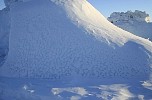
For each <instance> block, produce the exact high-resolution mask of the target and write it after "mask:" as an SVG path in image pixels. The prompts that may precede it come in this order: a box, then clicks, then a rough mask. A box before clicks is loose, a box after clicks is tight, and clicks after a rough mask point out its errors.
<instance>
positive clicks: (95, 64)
mask: <svg viewBox="0 0 152 100" xmlns="http://www.w3.org/2000/svg"><path fill="white" fill-rule="evenodd" d="M10 8H11V9H10V13H11V29H10V32H11V34H10V39H9V53H8V57H7V59H6V61H5V63H4V65H3V66H2V67H1V70H0V74H1V76H6V77H29V78H53V79H60V78H61V79H62V78H63V77H71V78H73V77H78V76H79V77H98V78H116V79H118V78H126V79H128V78H137V79H145V80H146V79H148V78H149V76H150V73H151V71H150V70H151V68H150V66H151V62H150V61H151V53H152V43H151V42H150V41H148V40H146V39H143V38H140V37H137V36H134V35H132V34H131V33H129V32H126V31H123V30H121V29H119V28H117V27H116V26H114V25H112V24H111V23H110V22H108V21H107V20H106V19H105V18H104V17H103V16H102V15H101V14H100V13H99V12H98V11H96V9H94V8H93V7H92V6H91V5H90V4H89V3H88V2H87V1H86V0H81V1H80V0H73V1H71V0H51V1H50V0H30V1H27V2H16V3H13V4H12V5H10ZM54 9H55V10H54Z"/></svg>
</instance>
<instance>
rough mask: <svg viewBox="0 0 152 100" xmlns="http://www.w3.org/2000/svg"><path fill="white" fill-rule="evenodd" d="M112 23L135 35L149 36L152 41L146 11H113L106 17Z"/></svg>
mask: <svg viewBox="0 0 152 100" xmlns="http://www.w3.org/2000/svg"><path fill="white" fill-rule="evenodd" d="M108 20H109V21H110V22H111V23H113V24H114V25H116V26H118V27H120V28H122V29H124V30H126V31H129V32H131V33H133V34H135V35H137V36H141V37H143V38H147V39H148V38H149V39H150V40H151V41H152V23H151V22H150V16H149V15H148V14H146V12H142V11H138V10H136V11H135V12H131V11H127V12H114V13H112V14H111V15H110V17H108Z"/></svg>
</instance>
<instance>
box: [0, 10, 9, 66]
mask: <svg viewBox="0 0 152 100" xmlns="http://www.w3.org/2000/svg"><path fill="white" fill-rule="evenodd" d="M0 23H1V24H0V65H2V64H3V62H4V60H5V58H6V55H7V54H8V48H9V46H8V44H9V33H10V13H9V9H8V8H5V9H3V10H1V11H0Z"/></svg>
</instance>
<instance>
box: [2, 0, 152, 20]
mask: <svg viewBox="0 0 152 100" xmlns="http://www.w3.org/2000/svg"><path fill="white" fill-rule="evenodd" d="M88 1H89V2H90V3H91V4H92V5H93V6H94V7H95V8H96V9H98V10H99V11H100V12H101V13H102V14H103V15H104V16H105V17H109V16H110V14H111V13H112V12H126V11H128V10H131V11H134V10H141V11H146V12H147V13H148V14H149V15H150V17H151V18H152V0H88ZM4 7H5V5H4V1H3V0H0V10H1V9H3V8H4Z"/></svg>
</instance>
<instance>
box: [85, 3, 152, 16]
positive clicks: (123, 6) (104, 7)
mask: <svg viewBox="0 0 152 100" xmlns="http://www.w3.org/2000/svg"><path fill="white" fill-rule="evenodd" d="M88 1H89V2H90V3H91V4H92V5H93V6H94V7H95V8H97V9H98V10H99V11H100V12H101V13H102V14H103V15H104V16H105V17H109V16H110V14H111V13H112V12H126V11H128V10H131V11H135V10H140V11H146V13H148V14H149V15H150V17H151V19H152V0H88Z"/></svg>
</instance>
